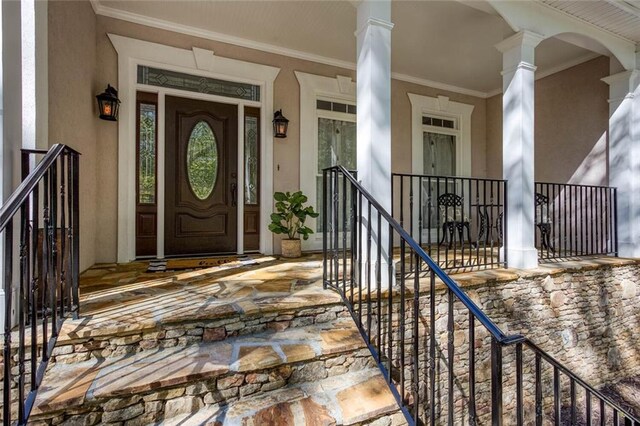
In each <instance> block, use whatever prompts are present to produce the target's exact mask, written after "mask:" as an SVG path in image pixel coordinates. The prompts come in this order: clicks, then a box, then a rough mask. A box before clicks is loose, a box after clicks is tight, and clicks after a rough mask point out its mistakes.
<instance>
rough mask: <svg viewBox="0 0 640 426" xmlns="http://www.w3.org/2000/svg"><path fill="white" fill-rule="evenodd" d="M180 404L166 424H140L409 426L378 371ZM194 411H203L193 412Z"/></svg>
mask: <svg viewBox="0 0 640 426" xmlns="http://www.w3.org/2000/svg"><path fill="white" fill-rule="evenodd" d="M175 401H176V402H173V401H168V402H167V405H166V406H165V410H164V414H165V416H164V419H162V418H161V416H157V417H156V418H154V416H152V415H150V416H149V417H147V418H146V419H145V420H142V419H140V420H141V421H142V424H143V423H144V421H149V422H150V424H155V425H157V426H179V425H180V426H184V425H194V426H195V425H225V426H242V425H247V426H250V425H256V426H258V425H300V426H302V425H308V426H311V425H314V426H315V425H354V424H360V425H365V424H371V423H373V422H375V424H376V425H386V426H391V425H393V426H396V425H405V424H407V423H406V420H405V418H404V417H403V415H402V413H401V412H400V410H399V409H398V405H397V403H396V400H395V399H394V397H393V395H392V393H391V391H390V390H389V388H388V386H387V383H386V382H385V379H384V377H383V376H382V374H381V373H380V371H379V370H378V369H377V368H367V369H364V370H361V371H357V372H350V373H345V374H342V375H339V376H334V377H329V378H326V379H323V380H320V381H317V382H307V383H302V384H299V385H289V386H287V387H285V388H283V389H278V390H275V391H272V392H269V393H267V394H263V395H256V396H252V397H249V398H244V399H241V400H239V401H236V402H233V403H230V404H226V405H219V404H212V405H206V404H204V402H203V401H201V400H200V399H198V398H197V397H186V398H184V397H183V400H182V401H180V402H177V401H178V400H175ZM194 408H198V409H197V411H191V409H194ZM180 411H186V412H182V413H180ZM154 420H155V423H154Z"/></svg>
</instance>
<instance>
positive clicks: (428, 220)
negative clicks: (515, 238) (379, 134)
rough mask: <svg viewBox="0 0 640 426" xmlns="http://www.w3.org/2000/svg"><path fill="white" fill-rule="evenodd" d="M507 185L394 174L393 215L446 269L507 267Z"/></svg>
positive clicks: (474, 180) (471, 178) (473, 178)
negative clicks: (505, 248)
mask: <svg viewBox="0 0 640 426" xmlns="http://www.w3.org/2000/svg"><path fill="white" fill-rule="evenodd" d="M506 185H507V182H506V181H505V180H502V179H489V178H475V177H460V176H435V175H417V174H409V173H393V174H392V181H391V188H392V194H393V195H392V200H393V203H392V210H391V215H392V216H393V217H394V218H395V219H396V220H397V221H398V222H399V223H400V225H401V226H402V227H403V228H404V229H406V230H407V231H408V233H409V235H411V236H412V237H413V239H414V240H416V241H417V242H418V244H419V245H420V247H422V248H423V249H424V251H425V252H426V253H427V254H428V255H429V256H430V257H431V258H433V259H434V260H435V261H436V262H437V263H438V265H439V266H440V267H441V268H442V269H444V270H448V271H451V270H471V269H479V268H492V267H503V266H504V267H506V261H507V259H506V253H507V250H504V247H506V243H507V232H506V231H507V229H506V226H505V224H506V217H507V216H506V215H507V209H506V206H507V191H506Z"/></svg>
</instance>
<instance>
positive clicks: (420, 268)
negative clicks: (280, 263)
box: [322, 166, 640, 426]
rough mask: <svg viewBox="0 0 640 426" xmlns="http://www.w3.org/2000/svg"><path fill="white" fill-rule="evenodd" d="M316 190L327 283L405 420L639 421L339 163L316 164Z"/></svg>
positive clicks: (448, 422) (482, 421)
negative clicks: (497, 314) (516, 323)
mask: <svg viewBox="0 0 640 426" xmlns="http://www.w3.org/2000/svg"><path fill="white" fill-rule="evenodd" d="M322 196H323V201H324V204H323V206H324V207H323V210H324V211H323V213H324V214H323V216H322V217H323V225H324V226H323V249H324V250H323V251H324V268H323V280H324V285H325V287H331V288H332V289H334V290H336V291H337V292H338V293H339V294H340V295H341V297H342V299H343V301H344V303H345V305H346V306H347V307H348V309H349V311H350V312H351V316H352V317H353V319H354V321H355V322H356V324H357V326H358V328H359V330H360V332H361V334H362V336H363V338H364V340H365V341H366V343H367V345H368V347H369V350H370V351H371V353H372V355H373V357H374V358H375V360H376V362H377V363H378V366H379V367H380V369H381V371H382V373H383V374H384V376H385V378H386V380H387V382H388V384H389V388H390V390H391V392H392V393H393V394H394V396H395V398H396V399H397V402H398V404H399V406H400V407H401V410H402V412H403V413H404V415H405V417H406V419H407V421H408V422H409V423H410V424H430V425H437V424H445V423H446V424H449V425H453V424H466V423H468V424H470V425H476V424H488V423H489V422H491V423H492V424H493V425H502V424H518V425H522V424H525V423H526V424H533V423H535V424H536V425H542V424H543V422H548V421H549V420H553V421H554V422H555V424H562V423H563V422H569V423H571V424H576V423H577V421H578V416H579V415H580V413H578V411H581V409H582V408H584V416H585V418H586V422H587V424H591V421H592V420H593V421H595V420H597V419H600V420H601V423H600V424H604V421H605V420H606V421H607V422H608V423H609V424H610V423H611V421H612V420H614V421H615V422H618V421H622V420H623V419H624V424H625V425H627V426H628V425H633V424H635V425H636V426H637V425H640V420H638V419H637V418H634V417H633V416H632V414H631V413H630V412H629V411H627V410H626V409H625V408H623V407H620V406H619V405H617V404H616V403H615V402H614V401H612V400H611V399H609V398H608V397H606V396H605V395H603V394H602V393H600V392H599V391H597V390H596V389H594V388H593V387H591V386H590V385H589V384H587V383H586V382H585V381H584V380H582V379H580V378H579V377H578V376H577V375H575V374H574V373H573V372H572V371H570V370H569V369H568V368H567V367H565V366H564V365H562V364H561V363H559V362H558V361H556V360H555V359H554V358H553V357H552V356H550V355H549V354H548V353H546V352H545V351H544V350H542V349H541V348H540V347H538V346H537V345H536V344H535V343H533V342H532V341H530V340H529V339H527V338H526V337H524V336H521V335H505V334H504V333H503V332H502V331H501V330H500V328H498V327H497V326H496V325H495V324H494V323H493V322H492V320H491V319H489V317H488V316H487V315H486V314H485V313H484V312H483V311H482V310H481V309H480V308H479V307H478V306H477V305H476V304H475V303H474V302H473V301H472V300H471V298H470V297H469V296H468V295H467V294H466V293H465V292H464V291H463V290H462V289H461V288H460V287H459V286H458V284H457V283H456V282H455V281H454V280H453V279H452V278H451V277H449V276H448V275H447V274H446V273H445V272H444V271H443V269H442V268H441V267H440V266H439V265H438V263H437V262H436V261H435V260H434V259H432V258H431V257H430V256H429V255H428V254H427V253H426V252H425V250H424V249H423V248H422V247H421V246H420V244H419V243H418V242H417V241H416V240H415V239H414V238H413V237H412V236H411V235H410V234H409V233H408V232H407V231H406V230H405V229H404V228H403V227H402V226H401V225H400V224H399V223H398V222H397V221H396V220H395V219H393V217H392V216H391V215H390V214H389V213H388V212H387V211H386V210H385V209H384V208H383V207H382V206H381V205H380V204H379V203H378V202H377V201H376V200H375V199H373V198H372V196H371V195H370V194H369V193H368V192H367V191H366V190H365V189H363V188H362V187H361V185H360V184H359V183H358V182H357V181H356V179H355V178H354V177H353V176H352V175H351V174H350V173H349V172H348V171H346V170H345V169H344V168H343V167H340V166H337V167H332V168H329V169H325V170H324V171H323V194H322ZM579 401H582V402H579ZM564 417H566V418H564ZM615 424H616V425H617V424H618V423H615Z"/></svg>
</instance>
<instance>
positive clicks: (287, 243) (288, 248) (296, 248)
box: [282, 239, 302, 258]
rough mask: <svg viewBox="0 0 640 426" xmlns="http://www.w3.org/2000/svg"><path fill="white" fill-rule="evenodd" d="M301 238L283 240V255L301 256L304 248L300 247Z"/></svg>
mask: <svg viewBox="0 0 640 426" xmlns="http://www.w3.org/2000/svg"><path fill="white" fill-rule="evenodd" d="M300 247H301V246H300V240H299V239H295V240H288V239H287V240H282V257H288V258H294V257H300V255H301V254H302V249H301V248H300Z"/></svg>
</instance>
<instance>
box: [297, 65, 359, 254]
mask: <svg viewBox="0 0 640 426" xmlns="http://www.w3.org/2000/svg"><path fill="white" fill-rule="evenodd" d="M295 74H296V78H297V79H298V83H299V84H300V190H301V191H302V192H304V193H305V195H307V197H309V202H311V203H312V205H314V206H315V203H316V200H317V194H316V170H315V167H316V165H317V164H318V116H319V115H321V116H324V117H334V115H332V114H331V113H330V112H329V111H322V112H320V113H319V112H318V108H317V104H316V101H317V100H318V99H324V100H332V101H336V102H340V101H344V102H347V103H349V104H355V103H356V83H355V82H354V81H352V79H351V77H345V76H341V75H339V76H336V77H334V78H332V77H324V76H320V75H315V74H308V73H304V72H300V71H296V72H295ZM335 118H339V119H341V120H343V119H344V116H342V115H339V114H338V115H335ZM309 160H311V164H312V165H313V167H309V163H310V161H309ZM307 225H309V227H311V229H313V230H314V231H315V229H316V220H315V219H314V218H309V219H308V220H307ZM302 248H303V249H304V250H319V249H321V248H322V234H319V233H317V232H314V233H313V234H311V236H310V237H309V239H308V240H306V241H304V240H303V241H302Z"/></svg>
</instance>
